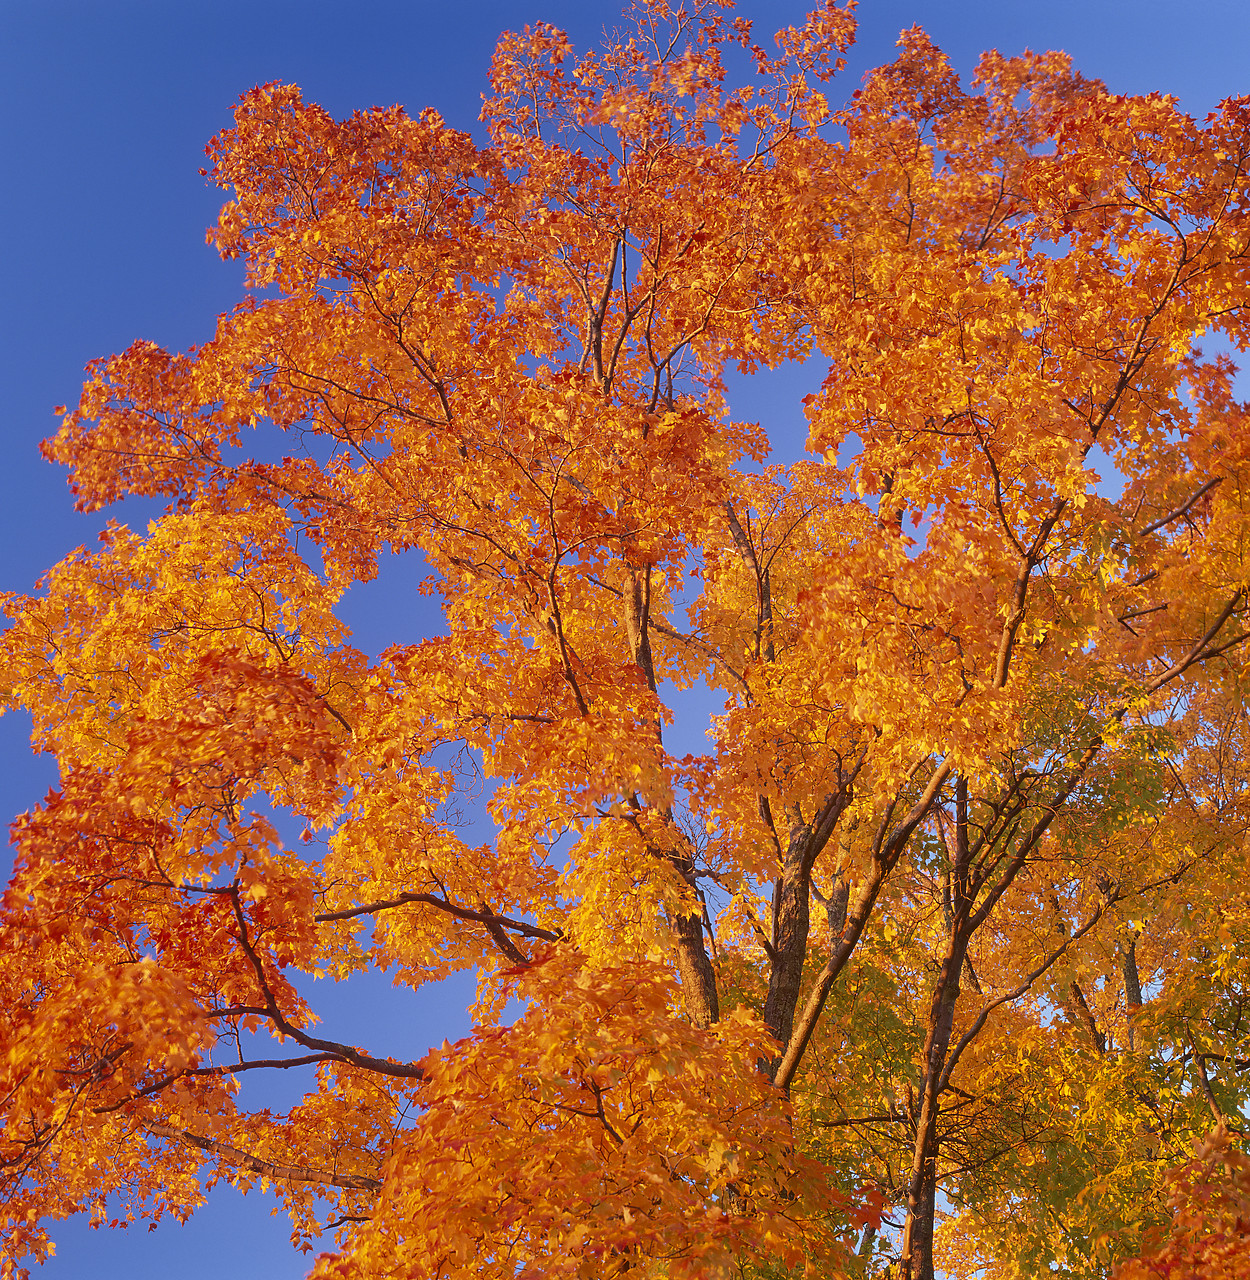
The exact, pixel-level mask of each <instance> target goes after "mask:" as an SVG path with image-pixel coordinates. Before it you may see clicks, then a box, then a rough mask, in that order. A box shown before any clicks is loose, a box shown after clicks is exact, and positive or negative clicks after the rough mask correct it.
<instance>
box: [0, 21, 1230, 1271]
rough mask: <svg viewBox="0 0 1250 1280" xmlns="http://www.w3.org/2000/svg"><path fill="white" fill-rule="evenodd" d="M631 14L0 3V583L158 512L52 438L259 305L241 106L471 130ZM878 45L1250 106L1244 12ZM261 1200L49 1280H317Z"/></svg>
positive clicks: (776, 411) (797, 446)
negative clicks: (120, 501) (513, 32)
mask: <svg viewBox="0 0 1250 1280" xmlns="http://www.w3.org/2000/svg"><path fill="white" fill-rule="evenodd" d="M804 8H805V5H804V4H803V3H802V0H757V2H756V3H749V2H748V3H743V4H742V5H741V6H740V12H741V13H743V14H744V15H745V16H747V17H751V18H753V19H755V20H756V22H757V26H756V35H757V38H759V37H760V36H767V35H768V34H769V33H771V32H772V31H773V30H775V29H776V28H777V27H779V26H785V25H790V24H791V23H794V22H797V21H799V20H800V19H801V17H802V14H803V11H804ZM618 16H619V5H618V4H617V3H616V2H615V0H582V2H581V3H575V2H573V0H460V3H455V4H453V3H446V2H444V0H355V2H354V3H350V4H349V3H346V2H345V0H294V2H292V0H248V2H247V3H240V2H239V0H107V3H103V2H101V0H0V120H3V125H0V146H2V150H0V154H2V155H3V165H4V181H3V183H2V184H0V243H3V245H4V246H5V250H6V252H5V260H4V268H3V271H2V272H0V281H2V282H3V283H2V284H0V294H2V300H3V305H2V306H0V382H2V385H3V387H4V395H3V398H2V399H0V415H2V416H0V430H2V431H3V441H4V446H5V464H4V466H3V468H0V486H3V493H2V500H0V591H30V590H31V589H32V588H33V585H34V582H35V579H36V578H37V576H38V575H39V573H40V572H41V571H42V570H43V569H45V568H47V567H48V566H50V565H51V564H53V563H54V562H55V561H57V560H58V559H60V558H61V557H63V556H64V555H66V554H67V553H68V552H69V551H71V550H72V549H73V548H74V547H75V546H77V545H80V544H82V543H84V542H90V541H92V540H93V539H94V536H95V533H96V532H97V531H98V529H99V528H100V527H101V525H102V523H103V521H104V519H105V518H106V517H107V514H112V515H114V516H115V517H116V518H118V519H121V520H123V521H129V522H131V523H139V524H142V523H143V522H145V521H146V520H147V519H148V518H149V517H150V516H151V515H152V514H154V509H153V508H151V507H142V506H138V505H136V506H135V507H134V508H133V509H131V507H130V506H129V505H128V506H126V507H125V508H123V509H122V510H121V511H119V512H113V513H106V515H97V516H78V515H75V514H74V512H73V510H72V502H71V499H70V495H69V492H68V490H67V489H66V487H65V481H64V476H63V475H62V474H61V473H59V471H58V470H57V469H55V468H52V467H50V466H48V465H46V464H45V463H43V462H42V461H41V460H40V458H39V455H38V442H39V441H40V440H41V439H42V438H43V437H44V436H46V435H48V434H50V433H51V432H52V431H53V430H54V429H55V427H56V420H55V418H54V417H53V415H52V412H51V410H52V406H53V405H56V404H60V403H65V402H73V401H74V400H75V399H76V398H77V392H78V386H79V383H80V381H81V374H82V368H83V366H84V365H85V364H86V363H87V361H88V360H90V359H92V358H93V357H95V356H99V355H106V354H109V353H111V352H114V351H118V350H121V349H122V348H124V347H126V346H127V345H129V344H130V343H131V342H132V341H134V340H135V339H137V338H145V339H150V340H153V341H156V342H158V343H161V344H162V345H165V346H168V347H172V348H185V347H186V346H188V345H190V344H192V343H196V342H200V341H203V340H204V339H206V338H207V337H208V336H209V335H210V334H211V331H212V327H213V322H214V319H215V317H216V315H217V314H218V313H219V312H221V311H223V310H225V309H226V308H228V307H230V306H232V305H233V303H234V302H235V301H236V300H237V299H238V297H239V294H240V282H241V271H240V269H239V267H238V265H237V264H224V263H222V262H220V261H219V260H218V259H217V258H216V256H215V254H214V253H213V252H212V251H211V250H210V249H208V248H207V247H206V246H205V244H204V228H205V227H206V226H207V225H208V224H209V223H210V222H211V221H212V220H213V218H214V217H215V214H216V210H217V206H218V203H219V193H218V192H217V191H216V190H215V189H214V188H209V187H207V186H206V185H205V180H204V179H203V178H202V177H200V176H199V173H198V172H197V171H198V169H199V168H200V166H201V165H202V164H203V147H204V144H205V143H206V142H207V141H208V139H209V138H210V137H211V136H212V135H213V134H214V133H216V132H217V131H218V130H219V129H221V128H223V127H224V126H225V125H227V124H228V123H229V121H230V109H231V105H232V103H233V102H234V100H235V99H236V98H237V97H238V95H239V94H240V93H242V92H244V91H246V90H247V89H249V88H251V87H252V86H253V85H255V84H258V83H262V82H265V81H269V80H284V81H292V82H294V83H297V84H299V85H300V86H301V87H302V89H303V90H304V93H305V95H306V97H308V98H310V99H312V100H315V101H318V102H320V103H321V104H322V105H323V106H325V107H326V108H327V109H328V110H330V111H332V112H333V113H335V114H336V115H344V114H347V113H349V112H350V111H352V110H353V109H355V108H358V107H367V106H371V105H374V104H378V105H388V104H391V103H394V102H399V103H403V104H404V105H405V106H407V107H408V108H409V109H410V110H412V111H414V112H415V111H417V110H419V109H421V108H423V107H425V106H433V107H436V108H437V109H438V110H439V111H441V112H442V114H443V115H444V116H445V118H446V119H447V120H448V121H449V123H451V124H453V125H455V126H457V127H460V128H465V129H474V128H476V127H477V126H476V117H477V113H478V109H479V107H480V98H479V95H480V93H481V91H482V89H483V88H484V87H485V83H486V69H487V64H488V61H489V57H490V52H491V49H492V47H493V43H494V39H495V36H496V35H497V33H498V32H499V31H500V30H501V29H503V28H505V27H514V28H515V27H520V26H521V25H523V24H524V23H526V22H531V21H534V20H536V19H545V20H548V21H551V22H554V23H556V24H557V25H560V26H562V27H565V28H566V29H567V30H568V31H569V32H570V34H571V35H572V36H573V37H574V40H575V42H576V43H577V44H578V45H579V46H581V47H584V46H585V45H586V44H588V43H591V42H593V41H594V40H595V38H596V36H597V34H598V33H599V31H600V30H602V28H604V27H605V26H608V27H610V26H611V25H612V24H613V23H614V21H615V20H616V19H617V17H618ZM860 22H861V28H860V42H859V44H858V46H857V48H856V49H855V50H854V51H853V56H852V60H851V65H850V67H849V68H848V70H847V72H846V73H845V76H844V78H843V81H842V84H843V87H844V92H845V93H847V94H849V93H850V91H851V90H852V89H853V88H854V87H855V85H856V84H857V83H858V79H859V77H860V75H862V73H863V71H864V70H865V69H866V68H868V67H870V66H874V65H877V64H879V63H881V62H885V61H888V60H889V58H890V57H891V52H892V46H893V42H894V40H895V39H896V37H897V34H898V32H899V30H900V29H902V28H905V27H909V26H911V25H912V24H914V23H920V24H921V25H922V26H924V27H925V28H926V29H927V30H928V31H929V33H930V35H931V36H932V37H933V38H934V39H935V40H936V41H937V43H938V44H939V45H940V46H941V47H942V48H943V49H944V50H945V51H946V52H947V53H948V55H949V56H950V57H951V58H952V60H953V62H954V63H955V65H956V67H957V69H958V70H959V71H960V72H962V73H965V74H966V73H968V72H970V71H971V68H972V66H973V65H974V63H975V61H976V58H977V56H978V54H979V53H980V52H981V51H982V50H983V49H986V48H991V47H993V48H998V49H1000V50H1001V51H1002V52H1003V53H1008V54H1010V53H1016V52H1019V51H1021V50H1022V49H1024V48H1026V47H1028V48H1033V49H1043V48H1063V49H1066V50H1067V51H1068V52H1070V53H1071V54H1072V55H1073V57H1074V59H1075V62H1076V65H1077V67H1078V68H1079V69H1080V70H1081V71H1083V72H1084V73H1085V74H1087V75H1090V76H1096V77H1098V78H1101V79H1103V80H1105V81H1106V82H1107V83H1108V85H1109V87H1110V88H1111V89H1112V90H1113V91H1115V92H1120V93H1138V92H1148V91H1151V90H1156V89H1157V90H1162V91H1166V92H1168V93H1172V94H1175V95H1177V96H1179V97H1180V99H1181V102H1182V106H1183V107H1184V108H1185V109H1186V110H1188V111H1190V112H1191V113H1194V114H1197V115H1202V114H1205V113H1206V112H1207V111H1209V110H1211V109H1212V108H1213V107H1214V106H1215V104H1216V103H1217V102H1218V101H1219V100H1220V99H1221V98H1223V97H1225V96H1227V95H1231V94H1238V93H1247V92H1250V69H1248V67H1247V63H1248V60H1250V5H1247V4H1246V3H1245V0H1190V2H1189V3H1188V4H1187V5H1186V6H1185V10H1184V17H1183V18H1182V16H1181V7H1180V5H1179V4H1178V3H1176V2H1175V0H1167V2H1163V0H1041V2H1039V0H863V3H862V4H861V6H860ZM804 384H805V378H804V375H803V374H802V373H793V372H792V373H788V374H782V375H774V376H773V377H771V378H770V379H769V381H768V383H767V384H763V385H759V386H756V387H743V388H742V389H741V392H740V398H739V399H738V400H737V401H736V403H735V406H734V408H735V412H736V416H738V417H741V418H750V419H755V418H758V419H761V420H762V421H763V422H764V424H765V426H766V427H769V428H770V431H773V432H775V433H776V435H777V438H778V444H779V452H780V453H781V454H782V455H783V456H785V457H794V456H797V455H798V454H799V453H801V438H800V436H799V426H798V424H799V423H800V422H801V415H800V412H799V399H800V397H801V396H802V395H803V394H805V392H806V391H807V390H809V389H811V388H810V387H808V386H806V385H804ZM414 578H415V575H414V574H413V573H412V572H411V570H409V569H405V567H404V566H402V565H397V564H392V565H391V566H389V567H388V570H387V574H386V575H385V576H384V578H383V580H382V581H381V582H380V583H379V584H374V586H373V587H371V588H369V589H366V590H365V591H357V592H354V593H353V595H352V596H351V597H349V601H348V608H349V611H350V620H351V621H352V623H353V625H354V626H355V627H356V628H357V632H358V637H359V642H360V643H361V644H362V647H364V648H366V649H370V650H377V649H379V648H381V647H383V646H384V645H385V644H387V643H389V642H391V641H393V640H415V639H417V638H419V629H420V626H421V619H420V617H419V616H418V615H417V614H415V613H412V612H404V610H403V609H402V608H401V607H400V606H397V605H396V603H395V602H396V601H397V600H403V599H404V598H411V593H410V592H409V591H405V590H403V588H404V586H405V584H406V582H411V581H412V580H413V579H414ZM0 751H3V753H4V760H5V768H3V769H0V813H2V814H3V815H5V817H6V820H7V818H8V817H10V816H12V815H13V814H15V813H17V812H19V811H21V810H23V809H26V808H28V807H29V806H30V805H31V804H33V803H35V802H36V801H37V800H38V799H39V797H40V796H41V794H42V793H43V792H44V791H45V790H46V789H47V787H48V786H50V785H51V784H52V783H53V782H54V781H55V773H54V770H53V769H52V767H51V765H50V763H49V762H48V761H47V760H32V759H30V757H29V753H28V751H27V750H26V748H25V732H24V727H23V726H22V725H21V724H20V723H19V722H18V721H17V719H16V718H15V717H10V718H8V719H6V720H4V721H0ZM462 996H463V989H462V988H461V989H458V990H455V991H443V992H434V993H431V994H430V996H429V998H428V999H427V1000H425V1002H424V1003H422V1004H420V1005H419V1006H418V1007H410V1008H409V1010H408V1014H407V1022H406V1025H405V1028H404V1029H403V1041H404V1043H403V1044H402V1045H401V1046H398V1047H397V1046H396V1044H395V1043H394V1041H393V1040H388V1043H387V1044H386V1045H385V1046H382V1051H383V1052H389V1053H394V1052H411V1053H412V1054H413V1055H414V1056H415V1055H418V1054H420V1053H421V1052H422V1051H423V1050H424V1048H425V1047H426V1046H427V1045H429V1044H432V1043H438V1042H439V1041H441V1040H442V1038H443V1037H444V1035H447V1036H450V1037H451V1038H453V1039H454V1038H455V1037H456V1036H457V1035H460V1034H463V1031H464V1029H465V1022H464V1018H463V1013H462V1012H461V1010H460V1005H461V1004H462V1003H463V1001H462ZM375 997H376V993H375V992H374V991H373V990H372V989H366V990H364V991H356V990H353V992H352V993H351V996H350V998H347V997H341V998H339V999H337V1000H335V1001H334V1002H333V1006H334V1008H333V1012H334V1016H335V1018H336V1023H335V1027H334V1034H336V1035H337V1036H338V1037H339V1038H342V1039H348V1040H359V1041H360V1042H363V1043H369V1042H370V1041H371V1040H373V1039H374V1037H373V1036H372V1035H371V1034H370V1025H369V1024H370V1022H371V1021H373V1020H374V1019H375V1017H376V1011H377V1008H378V1005H377V1004H375V1003H374V1001H375ZM270 1207H271V1205H270V1203H269V1202H267V1201H265V1200H264V1199H263V1198H262V1197H260V1196H259V1195H254V1196H252V1197H250V1198H249V1199H248V1200H247V1201H243V1200H242V1198H241V1197H240V1196H239V1195H238V1194H237V1193H236V1192H235V1191H233V1189H231V1188H229V1187H226V1186H223V1187H222V1188H220V1189H219V1190H218V1191H217V1192H215V1193H214V1195H213V1197H212V1200H211V1201H210V1204H209V1206H208V1207H207V1208H206V1209H205V1210H204V1211H203V1212H202V1213H201V1214H199V1215H197V1217H196V1218H195V1219H194V1220H193V1221H192V1223H191V1224H190V1225H189V1226H188V1227H186V1228H178V1227H177V1226H176V1225H163V1226H161V1227H160V1228H159V1229H158V1230H157V1231H156V1232H154V1233H151V1234H149V1233H148V1232H147V1231H146V1230H145V1229H144V1228H143V1227H142V1225H140V1226H139V1227H138V1229H137V1230H132V1231H129V1232H124V1233H120V1232H114V1233H108V1232H90V1231H88V1230H86V1228H85V1226H83V1225H79V1224H78V1223H69V1224H66V1225H65V1226H64V1227H63V1228H62V1229H61V1230H60V1231H58V1233H57V1237H58V1240H59V1241H60V1249H59V1252H58V1255H57V1257H56V1258H55V1259H54V1260H53V1261H52V1262H51V1263H49V1264H48V1266H47V1267H46V1268H45V1270H44V1272H43V1275H44V1276H45V1277H46V1280H83V1278H86V1277H91V1278H92V1280H110V1278H111V1277H122V1276H125V1277H126V1278H127V1280H149V1278H152V1280H155V1277H158V1276H160V1277H164V1276H166V1275H167V1274H169V1273H170V1271H171V1270H173V1271H174V1272H175V1274H177V1275H178V1276H179V1278H180V1280H202V1278H207V1277H219V1276H224V1275H229V1276H230V1277H232V1280H287V1278H288V1277H290V1278H292V1280H293V1278H294V1277H298V1276H302V1275H303V1274H304V1272H305V1269H306V1265H307V1259H301V1258H300V1257H299V1256H298V1255H296V1254H294V1253H292V1252H291V1250H290V1247H289V1244H288V1242H287V1235H288V1228H287V1226H286V1224H285V1220H284V1219H280V1218H271V1217H270V1216H269V1209H270Z"/></svg>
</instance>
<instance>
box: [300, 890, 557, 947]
mask: <svg viewBox="0 0 1250 1280" xmlns="http://www.w3.org/2000/svg"><path fill="white" fill-rule="evenodd" d="M411 902H423V903H424V904H425V905H426V906H429V907H437V908H438V910H440V911H446V912H447V914H448V915H453V916H456V917H457V918H459V919H461V920H471V921H473V922H474V923H475V924H483V925H485V926H486V927H487V928H488V929H489V928H491V927H492V926H494V927H496V928H503V929H511V930H512V932H513V933H519V934H521V935H522V936H524V937H526V938H539V939H541V940H542V941H543V942H559V941H560V939H561V938H562V937H564V934H563V933H561V932H560V931H559V930H558V929H557V930H553V929H541V928H539V926H538V925H536V924H526V922H525V921H524V920H513V919H512V918H511V917H510V916H501V915H496V914H495V912H493V911H491V910H490V909H489V908H488V907H483V908H482V909H481V910H480V911H473V910H472V909H471V908H469V907H461V906H457V905H456V903H454V902H448V901H447V899H446V898H440V897H438V895H437V894H433V893H401V894H399V895H398V896H397V897H394V898H382V899H381V900H380V901H378V902H366V903H365V904H364V905H363V906H359V907H344V908H343V910H342V911H324V912H322V913H321V914H320V915H317V916H314V917H313V919H314V920H316V921H317V923H318V924H325V923H327V922H328V921H331V920H353V919H355V918H356V917H357V916H372V915H376V914H377V913H378V912H379V911H389V910H391V909H392V908H394V907H403V906H407V905H408V904H409V903H411Z"/></svg>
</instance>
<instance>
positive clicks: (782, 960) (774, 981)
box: [764, 827, 811, 1045]
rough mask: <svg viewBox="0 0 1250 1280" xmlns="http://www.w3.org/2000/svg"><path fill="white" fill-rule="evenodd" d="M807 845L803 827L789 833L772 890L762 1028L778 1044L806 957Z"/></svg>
mask: <svg viewBox="0 0 1250 1280" xmlns="http://www.w3.org/2000/svg"><path fill="white" fill-rule="evenodd" d="M809 843H810V833H809V831H808V829H807V828H806V827H799V828H797V829H795V830H793V831H792V832H791V833H790V847H789V848H788V849H787V851H786V858H785V862H784V863H783V864H782V867H781V875H780V877H779V878H778V880H777V883H776V886H775V888H774V890H773V918H772V946H773V956H772V968H771V971H770V972H769V975H768V997H767V999H766V1000H765V1001H764V1025H765V1026H766V1027H767V1028H768V1030H769V1031H770V1032H772V1034H773V1036H774V1037H775V1038H776V1040H777V1042H778V1043H779V1044H781V1045H785V1044H787V1043H788V1042H789V1039H790V1032H791V1031H792V1030H793V1029H794V1011H795V1009H796V1007H797V1006H798V1002H799V988H800V985H801V984H802V981H803V961H804V960H805V959H806V958H807V935H808V931H809V929H810V927H811V908H810V906H809V896H810V889H809V882H810V880H811V864H810V862H809V861H808V859H807V851H808V845H809Z"/></svg>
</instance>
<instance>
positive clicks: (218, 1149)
mask: <svg viewBox="0 0 1250 1280" xmlns="http://www.w3.org/2000/svg"><path fill="white" fill-rule="evenodd" d="M144 1128H145V1129H146V1130H147V1132H148V1133H150V1134H152V1135H153V1136H154V1137H157V1138H172V1139H173V1140H174V1141H175V1142H181V1143H184V1144H185V1145H186V1146H189V1147H198V1148H199V1150H201V1151H204V1152H206V1153H207V1154H209V1155H213V1156H217V1157H218V1159H220V1160H224V1161H225V1162H226V1163H227V1164H230V1165H233V1166H234V1167H235V1168H239V1169H246V1170H248V1172H249V1173H259V1174H260V1175H261V1176H262V1177H265V1178H272V1179H273V1180H274V1181H275V1182H316V1183H320V1184H321V1185H323V1186H327V1187H342V1188H343V1189H344V1190H346V1191H377V1190H379V1189H380V1188H381V1186H382V1183H381V1181H380V1180H379V1179H378V1178H370V1177H368V1176H366V1175H365V1174H356V1173H329V1172H327V1171H326V1170H324V1169H313V1168H311V1167H309V1166H308V1165H302V1164H279V1163H277V1162H276V1161H273V1160H262V1159H261V1158H260V1157H259V1156H254V1155H252V1154H251V1153H250V1152H247V1151H240V1150H239V1148H238V1147H232V1146H231V1145H230V1144H229V1143H228V1142H217V1141H215V1140H214V1139H212V1138H205V1137H202V1136H201V1135H200V1134H198V1133H192V1132H191V1131H190V1130H189V1129H177V1128H175V1127H174V1126H173V1125H169V1124H149V1125H145V1126H144Z"/></svg>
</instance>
